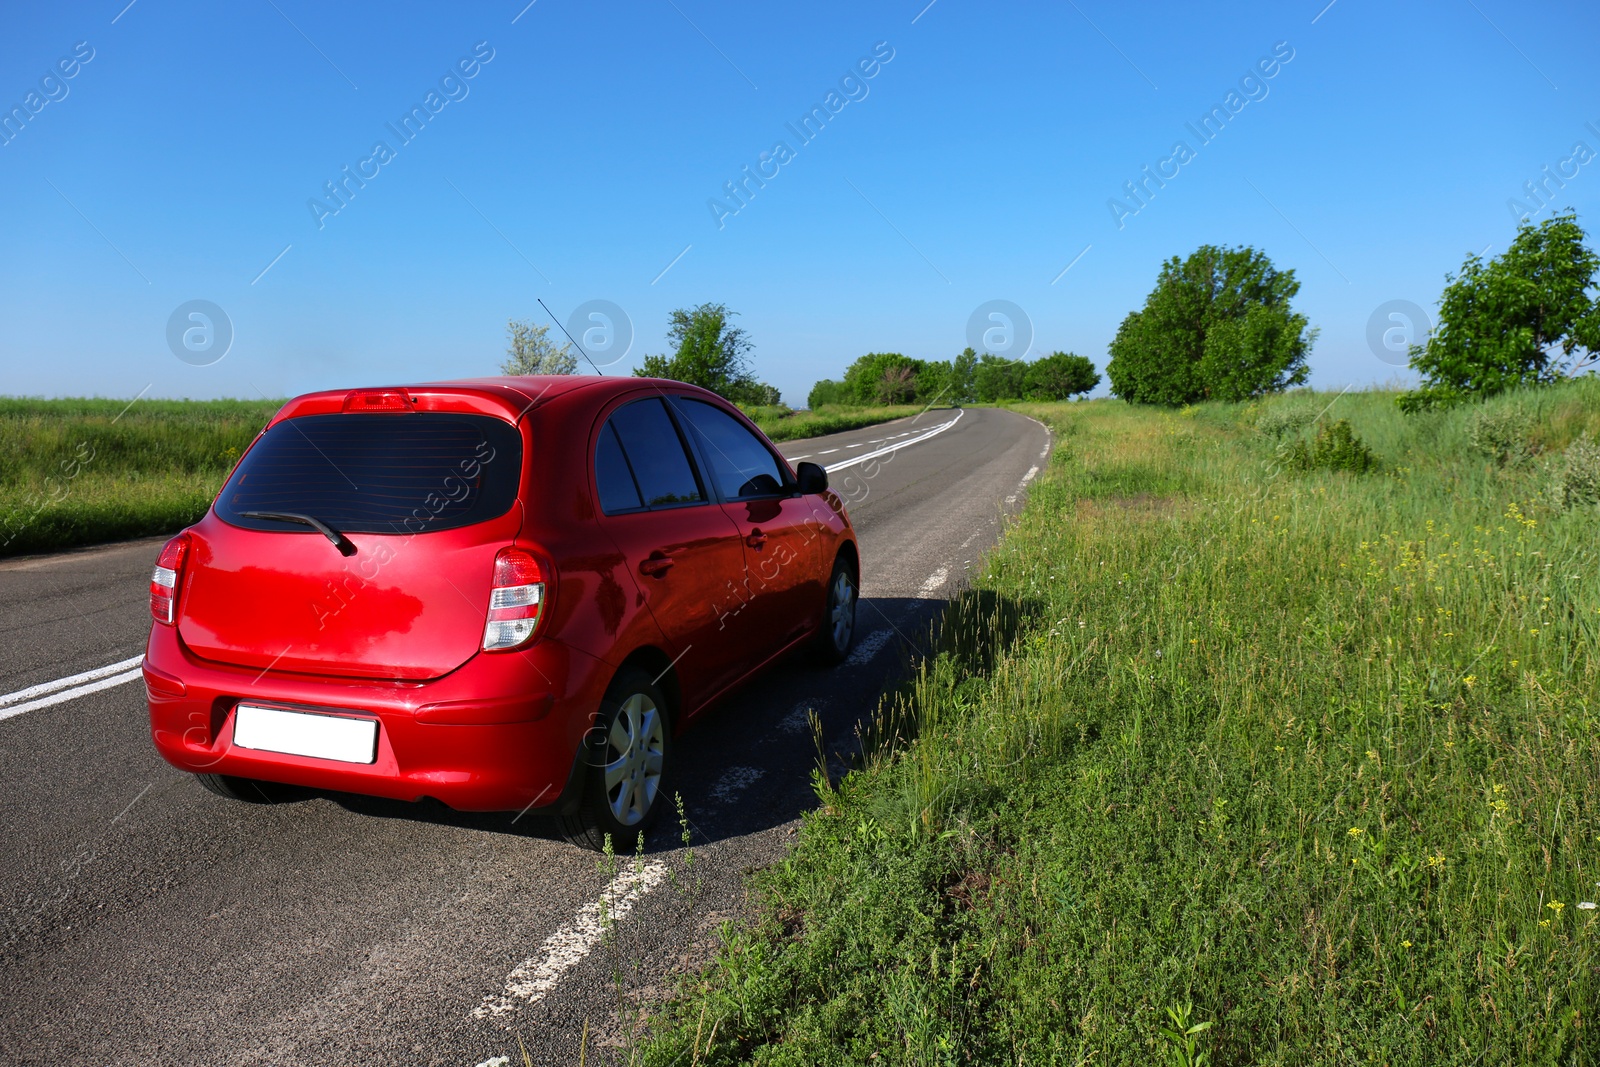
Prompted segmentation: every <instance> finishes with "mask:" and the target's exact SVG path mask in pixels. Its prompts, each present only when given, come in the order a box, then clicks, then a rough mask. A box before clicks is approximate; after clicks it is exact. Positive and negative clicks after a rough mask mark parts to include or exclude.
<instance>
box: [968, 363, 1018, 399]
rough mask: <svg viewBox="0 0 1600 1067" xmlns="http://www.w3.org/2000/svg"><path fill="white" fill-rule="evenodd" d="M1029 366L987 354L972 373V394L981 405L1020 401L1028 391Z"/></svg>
mask: <svg viewBox="0 0 1600 1067" xmlns="http://www.w3.org/2000/svg"><path fill="white" fill-rule="evenodd" d="M1027 382H1028V365H1027V364H1026V363H1024V362H1022V361H1021V360H1017V359H1001V358H1000V357H999V356H991V355H988V354H987V353H986V354H985V355H984V356H983V358H982V359H980V360H978V365H977V366H976V367H975V368H973V372H972V392H973V395H974V396H975V397H976V399H977V400H978V402H979V403H980V404H992V403H994V402H995V401H997V400H1020V399H1022V396H1023V394H1024V393H1025V392H1026V391H1027Z"/></svg>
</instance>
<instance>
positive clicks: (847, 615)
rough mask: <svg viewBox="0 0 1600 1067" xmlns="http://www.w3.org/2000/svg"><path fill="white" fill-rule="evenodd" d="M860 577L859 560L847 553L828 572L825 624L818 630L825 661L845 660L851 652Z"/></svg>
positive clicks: (823, 613)
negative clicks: (858, 576)
mask: <svg viewBox="0 0 1600 1067" xmlns="http://www.w3.org/2000/svg"><path fill="white" fill-rule="evenodd" d="M859 582H860V580H859V579H858V578H857V577H856V568H855V564H853V563H851V562H850V560H849V559H848V558H846V557H845V556H842V555H841V556H840V557H839V558H838V559H836V560H834V561H833V573H832V574H831V575H829V576H828V595H827V601H826V603H825V604H824V605H823V609H822V627H821V630H820V632H819V633H818V634H817V652H818V654H819V655H820V656H821V657H822V660H823V662H824V663H842V662H843V661H844V658H845V657H846V656H848V655H850V646H851V645H852V644H853V643H854V642H855V637H856V602H857V601H858V600H859V599H860V584H859Z"/></svg>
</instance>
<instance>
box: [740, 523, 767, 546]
mask: <svg viewBox="0 0 1600 1067" xmlns="http://www.w3.org/2000/svg"><path fill="white" fill-rule="evenodd" d="M744 543H745V544H747V545H749V546H750V547H751V548H760V547H761V546H762V545H764V544H766V543H767V535H766V534H764V533H762V532H761V530H760V528H759V527H758V528H756V529H754V530H751V531H750V534H749V536H747V537H746V538H745V539H744Z"/></svg>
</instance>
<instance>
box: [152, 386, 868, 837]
mask: <svg viewBox="0 0 1600 1067" xmlns="http://www.w3.org/2000/svg"><path fill="white" fill-rule="evenodd" d="M859 587H860V556H859V552H858V549H857V546H856V540H855V534H854V532H853V531H852V529H851V527H850V520H849V518H848V516H847V515H846V514H845V508H844V504H843V502H842V501H841V500H840V499H839V497H838V496H837V494H835V493H833V492H831V491H829V490H828V479H827V474H826V473H825V472H824V471H823V470H822V468H820V467H818V466H817V465H815V464H812V463H802V464H800V465H799V468H798V469H797V470H796V469H791V468H790V466H789V464H788V463H787V462H786V461H785V460H784V459H783V457H782V456H781V455H779V454H778V452H777V451H776V450H775V449H774V448H773V447H772V445H771V443H770V442H769V441H768V440H767V439H766V437H765V436H763V435H762V433H761V432H760V431H759V430H758V429H756V428H755V426H754V425H753V424H751V422H750V421H749V420H748V419H746V418H745V417H744V416H743V415H742V414H741V413H740V412H739V411H738V409H737V408H735V407H733V406H732V405H730V404H728V403H727V402H726V401H724V400H722V399H721V398H720V397H718V396H716V395H715V394H712V393H709V392H707V391H705V390H703V389H698V388H695V387H694V386H689V385H684V384H682V383H679V382H669V381H655V380H650V379H642V378H605V377H576V376H574V377H557V378H537V377H533V378H492V379H477V380H470V381H459V382H442V383H436V384H432V385H416V386H405V387H395V388H384V389H360V390H355V391H353V392H351V391H340V392H324V393H312V394H310V395H307V396H302V397H299V398H297V399H295V400H292V401H290V402H289V403H288V404H287V405H285V406H284V408H283V410H281V411H279V412H278V414H277V415H276V416H275V417H274V418H273V419H272V421H271V422H270V423H269V424H268V425H267V427H266V429H265V430H263V431H262V432H261V434H260V436H259V437H257V438H256V440H255V441H254V443H252V445H251V446H250V448H249V449H248V450H247V451H246V452H245V454H244V456H243V457H242V458H241V459H240V460H239V463H238V466H236V467H235V468H234V470H233V473H232V474H231V475H230V476H229V478H228V481H227V483H226V484H225V485H224V486H223V487H222V491H221V492H220V493H219V494H218V495H217V499H216V501H215V502H214V503H213V505H212V507H211V510H210V512H209V513H207V515H206V516H205V518H203V519H202V520H201V521H199V522H198V523H196V524H195V525H193V526H191V527H189V528H188V529H187V530H185V531H183V532H182V533H180V534H179V535H178V536H177V537H175V538H173V539H172V540H171V541H170V542H168V543H167V545H166V547H165V548H163V549H162V551H161V557H160V560H159V562H158V563H157V565H156V568H155V573H154V575H153V577H152V579H151V582H150V611H151V614H152V615H153V616H154V617H155V622H154V624H153V625H152V626H151V628H150V641H149V645H148V647H147V649H146V652H145V658H144V680H145V686H146V689H147V691H148V696H149V702H150V731H151V736H152V737H153V738H154V740H155V745H156V748H157V749H158V750H159V751H160V753H161V755H162V756H163V757H164V758H165V759H166V760H167V761H168V762H169V763H171V764H173V765H174V766H176V767H179V768H181V769H184V770H188V771H192V772H194V773H196V774H197V775H198V776H199V778H200V781H201V782H202V783H203V784H204V785H205V786H206V787H207V788H209V789H210V790H212V791H213V792H216V793H219V794H222V795H224V796H228V797H232V798H235V799H242V800H256V799H270V798H271V797H272V796H273V794H274V793H275V792H277V791H278V790H275V789H274V787H275V786H283V785H289V786H302V787H311V788H317V789H330V790H339V791H344V792H350V793H361V794H367V795H371V796H380V797H389V798H392V799H397V800H419V799H422V798H424V797H433V798H435V799H437V800H439V801H442V802H444V803H445V804H448V805H450V806H451V807H453V808H457V809H461V810H468V811H497V810H509V811H519V810H526V809H528V808H545V809H547V810H549V811H551V812H553V813H554V814H556V815H557V816H558V817H559V820H560V823H561V825H562V827H563V829H564V830H565V831H566V832H567V834H568V836H569V837H571V838H573V839H574V840H579V841H582V842H584V843H587V844H590V845H599V844H600V843H601V842H603V840H604V838H605V836H606V835H608V834H609V835H612V836H613V838H614V839H617V840H618V841H619V843H620V842H622V841H628V842H631V840H632V839H633V838H634V837H636V836H637V835H638V834H639V833H642V832H643V831H644V830H645V829H646V828H647V827H648V826H649V825H650V823H651V822H652V821H653V819H654V818H655V817H656V815H657V814H658V813H659V811H660V809H661V807H662V806H663V805H664V804H665V803H667V799H668V798H669V797H670V795H671V791H670V784H669V783H670V775H671V773H672V754H673V739H674V737H675V736H676V735H677V734H679V733H680V732H681V731H682V730H683V728H684V727H686V726H687V725H688V724H689V723H690V722H692V721H693V720H694V719H695V717H696V716H698V715H700V714H701V713H702V712H703V711H705V710H706V709H707V708H708V707H710V706H711V705H712V704H713V703H714V702H715V701H717V700H718V699H719V698H720V697H723V696H724V695H726V694H728V693H729V692H730V691H732V690H733V689H734V688H735V687H737V686H738V685H739V684H740V683H741V682H743V681H745V680H747V679H749V678H750V677H751V676H753V675H755V674H756V673H758V672H759V671H760V670H761V669H762V668H763V667H764V666H766V665H768V664H770V663H772V662H773V661H774V660H776V659H778V658H779V657H781V656H783V655H784V654H785V653H787V652H789V651H791V650H793V649H795V648H796V647H798V646H802V645H806V644H814V645H816V646H817V648H818V650H819V651H820V653H821V655H822V656H823V658H824V659H827V660H831V661H834V662H837V661H839V660H841V659H843V658H844V656H845V655H846V654H847V653H848V652H849V649H850V644H851V639H852V637H853V635H854V630H855V609H856V599H857V590H858V589H859Z"/></svg>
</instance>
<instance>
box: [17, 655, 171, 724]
mask: <svg viewBox="0 0 1600 1067" xmlns="http://www.w3.org/2000/svg"><path fill="white" fill-rule="evenodd" d="M142 662H144V657H143V656H134V657H133V658H132V659H125V660H122V661H121V662H119V663H111V664H107V665H106V666H104V667H96V668H95V669H94V670H92V671H84V672H83V673H82V674H74V675H71V676H70V677H67V678H57V679H56V680H55V681H53V682H41V683H39V684H38V685H30V686H29V687H28V688H26V689H18V690H17V691H16V692H15V693H7V694H5V695H4V696H0V719H9V718H11V717H12V716H13V715H21V714H22V713H23V712H25V711H34V710H37V709H38V708H48V707H50V706H51V705H52V704H61V703H64V702H66V701H68V700H76V699H77V698H78V697H81V696H87V695H89V694H90V693H98V692H100V691H101V690H102V689H111V688H113V687H115V686H119V685H123V684H125V683H127V682H131V681H133V680H134V679H136V678H138V677H139V674H140V672H139V667H138V665H139V664H140V663H142ZM130 667H131V668H132V669H131V670H129V668H130ZM45 694H49V695H45ZM35 697H36V698H38V699H30V698H35Z"/></svg>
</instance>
